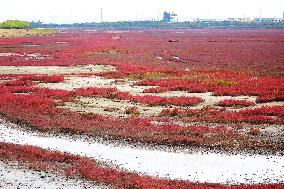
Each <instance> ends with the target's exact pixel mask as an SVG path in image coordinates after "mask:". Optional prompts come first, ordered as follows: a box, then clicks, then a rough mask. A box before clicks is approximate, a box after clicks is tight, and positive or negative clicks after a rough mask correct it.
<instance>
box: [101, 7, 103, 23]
mask: <svg viewBox="0 0 284 189" xmlns="http://www.w3.org/2000/svg"><path fill="white" fill-rule="evenodd" d="M102 22H103V8H101V23H102Z"/></svg>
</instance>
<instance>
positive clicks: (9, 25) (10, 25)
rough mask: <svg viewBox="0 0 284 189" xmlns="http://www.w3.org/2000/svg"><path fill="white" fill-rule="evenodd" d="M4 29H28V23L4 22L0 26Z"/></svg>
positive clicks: (19, 21)
mask: <svg viewBox="0 0 284 189" xmlns="http://www.w3.org/2000/svg"><path fill="white" fill-rule="evenodd" d="M0 27H1V28H4V29H27V28H29V27H30V24H29V22H27V21H21V20H6V21H4V22H2V23H1V24H0Z"/></svg>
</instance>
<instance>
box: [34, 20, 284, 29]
mask: <svg viewBox="0 0 284 189" xmlns="http://www.w3.org/2000/svg"><path fill="white" fill-rule="evenodd" d="M30 27H31V28H67V29H68V28H77V29H80V28H82V29H127V30H131V29H194V28H200V29H202V28H284V22H261V23H260V22H230V21H208V22H204V21H196V22H165V21H120V22H102V23H91V22H87V23H74V24H52V23H50V24H44V23H42V22H31V23H30Z"/></svg>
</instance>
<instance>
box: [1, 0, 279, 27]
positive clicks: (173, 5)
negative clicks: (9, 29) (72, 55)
mask: <svg viewBox="0 0 284 189" xmlns="http://www.w3.org/2000/svg"><path fill="white" fill-rule="evenodd" d="M0 2H1V4H0V21H3V20H6V19H21V20H28V21H37V20H41V21H43V22H45V23H50V22H56V23H73V22H99V21H100V9H101V8H102V9H103V20H104V21H118V20H152V19H155V20H157V19H158V18H159V19H161V18H162V13H163V11H170V12H175V13H177V14H178V18H179V20H180V21H184V20H190V19H193V18H228V17H244V16H245V17H251V18H255V17H259V15H260V12H261V15H262V17H282V16H283V11H284V0H0ZM260 10H261V11H260Z"/></svg>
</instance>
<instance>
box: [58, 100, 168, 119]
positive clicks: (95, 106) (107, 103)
mask: <svg viewBox="0 0 284 189" xmlns="http://www.w3.org/2000/svg"><path fill="white" fill-rule="evenodd" d="M62 107H63V108H65V109H69V110H71V111H76V112H80V113H95V114H101V115H110V116H113V117H129V116H133V114H131V113H127V109H129V108H136V109H137V110H138V112H139V113H138V114H135V116H141V117H153V116H158V115H159V114H160V112H161V111H162V110H163V108H164V107H162V106H155V107H150V106H145V105H142V104H140V103H134V102H130V101H126V100H114V99H107V98H94V97H80V98H77V99H76V101H75V102H66V103H65V104H64V106H62Z"/></svg>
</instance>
